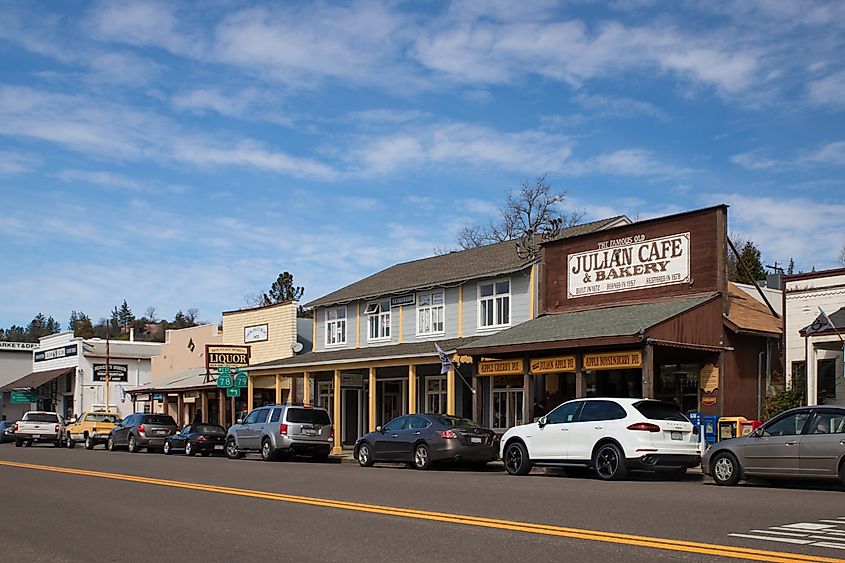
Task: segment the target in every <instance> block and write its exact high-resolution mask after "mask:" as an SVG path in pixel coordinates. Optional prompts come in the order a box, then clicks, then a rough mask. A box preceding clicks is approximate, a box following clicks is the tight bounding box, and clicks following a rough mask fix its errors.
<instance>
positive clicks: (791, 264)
mask: <svg viewBox="0 0 845 563" xmlns="http://www.w3.org/2000/svg"><path fill="white" fill-rule="evenodd" d="M794 273H795V260H793V259H792V258H790V259H789V265H788V266H787V267H786V275H788V276H791V275H792V274H794Z"/></svg>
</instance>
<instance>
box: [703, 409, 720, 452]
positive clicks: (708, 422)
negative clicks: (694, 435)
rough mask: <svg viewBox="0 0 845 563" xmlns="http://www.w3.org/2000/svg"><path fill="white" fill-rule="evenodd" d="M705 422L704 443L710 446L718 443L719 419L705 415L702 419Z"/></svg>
mask: <svg viewBox="0 0 845 563" xmlns="http://www.w3.org/2000/svg"><path fill="white" fill-rule="evenodd" d="M701 418H702V419H703V420H704V441H705V442H706V443H707V445H708V446H710V445H713V444H715V443H716V442H718V441H719V440H718V435H719V433H718V427H719V417H718V416H712V415H705V416H702V417H701Z"/></svg>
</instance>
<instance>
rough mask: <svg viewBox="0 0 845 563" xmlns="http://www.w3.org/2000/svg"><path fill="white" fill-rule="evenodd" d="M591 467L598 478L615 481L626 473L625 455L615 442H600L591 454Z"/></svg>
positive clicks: (622, 477)
mask: <svg viewBox="0 0 845 563" xmlns="http://www.w3.org/2000/svg"><path fill="white" fill-rule="evenodd" d="M593 469H594V470H595V472H596V475H597V476H598V478H599V479H602V480H604V481H615V480H618V479H624V478H625V476H626V475H627V474H628V469H627V468H626V467H625V456H624V455H623V454H622V450H620V449H619V446H617V445H616V444H602V445H601V446H599V447H598V448H597V449H596V453H595V455H593Z"/></svg>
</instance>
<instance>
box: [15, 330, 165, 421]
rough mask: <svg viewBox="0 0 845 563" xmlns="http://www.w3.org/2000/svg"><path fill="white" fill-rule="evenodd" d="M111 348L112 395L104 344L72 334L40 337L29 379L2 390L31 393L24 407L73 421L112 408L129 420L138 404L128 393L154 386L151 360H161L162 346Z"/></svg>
mask: <svg viewBox="0 0 845 563" xmlns="http://www.w3.org/2000/svg"><path fill="white" fill-rule="evenodd" d="M108 347H109V350H108V352H109V353H108V356H109V362H108V366H109V369H108V379H109V385H108V390H107V389H106V341H105V340H101V339H99V338H92V339H87V340H86V339H82V338H77V337H74V335H73V333H72V332H61V333H58V334H51V335H50V336H45V337H43V338H41V339H40V341H39V345H38V348H36V349H35V350H33V351H32V355H31V362H32V363H31V372H30V373H29V375H26V376H24V377H22V378H20V379H18V380H16V381H14V382H11V383H9V384H7V385H6V386H4V387H3V389H6V388H8V390H12V389H14V390H20V391H29V392H31V393H33V398H34V399H35V401H34V402H33V403H31V404H30V405H25V406H28V407H29V408H31V409H43V410H56V411H57V412H59V413H61V414H63V415H65V416H70V415H71V414H74V413H77V414H78V413H80V412H82V411H86V410H99V409H106V408H108V410H111V411H113V412H118V413H120V415H121V416H127V415H129V414H131V413H132V412H134V409H135V405H133V403H132V401H131V398H130V397H129V396H128V395H127V394H126V390H127V389H129V388H131V387H137V386H138V385H143V384H145V383H149V382H150V380H151V379H152V375H151V373H152V371H151V367H150V358H152V357H153V356H156V355H158V353H159V349H160V348H161V344H160V343H158V342H137V341H132V340H130V341H126V340H111V341H110V342H109V346H108ZM107 397H108V398H107ZM107 403H108V404H107Z"/></svg>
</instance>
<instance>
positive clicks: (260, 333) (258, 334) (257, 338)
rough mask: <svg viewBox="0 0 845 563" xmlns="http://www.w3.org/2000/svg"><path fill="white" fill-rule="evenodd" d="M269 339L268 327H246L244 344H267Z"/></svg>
mask: <svg viewBox="0 0 845 563" xmlns="http://www.w3.org/2000/svg"><path fill="white" fill-rule="evenodd" d="M267 338H268V330H267V325H266V324H263V325H255V326H245V327H244V344H248V343H250V342H266V341H267Z"/></svg>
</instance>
